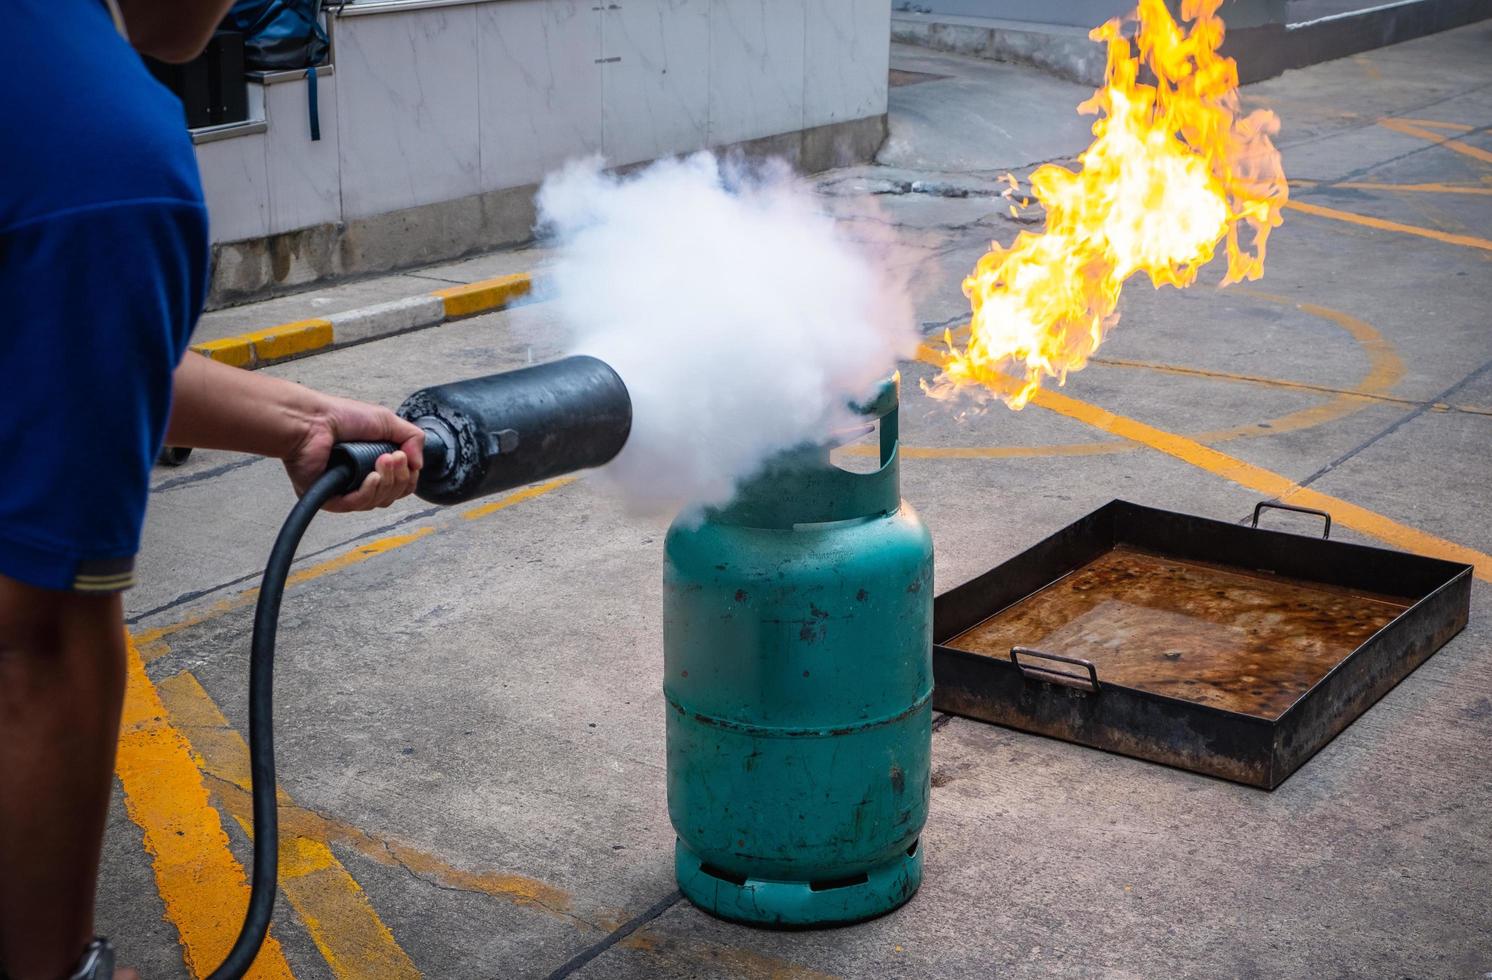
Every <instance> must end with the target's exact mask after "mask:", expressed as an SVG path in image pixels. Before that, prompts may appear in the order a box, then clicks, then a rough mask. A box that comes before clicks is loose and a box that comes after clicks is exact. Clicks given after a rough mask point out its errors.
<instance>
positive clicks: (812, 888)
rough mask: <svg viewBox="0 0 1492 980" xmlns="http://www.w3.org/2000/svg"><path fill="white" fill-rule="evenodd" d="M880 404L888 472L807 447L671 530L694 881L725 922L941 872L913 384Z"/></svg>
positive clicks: (881, 899)
mask: <svg viewBox="0 0 1492 980" xmlns="http://www.w3.org/2000/svg"><path fill="white" fill-rule="evenodd" d="M864 412H865V414H866V415H868V416H872V417H877V418H879V419H880V466H879V468H878V469H876V470H875V471H874V472H870V473H851V472H848V471H846V470H843V469H841V468H839V467H837V466H835V465H834V464H833V463H831V462H830V458H829V449H828V448H827V447H826V446H824V447H813V448H807V449H800V450H795V451H793V452H791V453H787V454H784V455H783V456H781V457H779V458H778V459H776V460H775V461H774V462H773V463H771V464H770V465H769V466H768V467H767V469H766V470H765V471H764V472H763V473H761V474H760V475H759V476H758V477H756V478H754V479H752V480H751V481H749V483H748V484H747V485H745V486H743V487H742V488H741V489H740V491H739V493H738V494H737V497H736V498H735V500H733V501H732V502H731V504H730V505H729V506H727V507H724V508H722V509H720V510H716V511H710V512H708V513H706V514H705V515H704V516H703V518H700V517H699V516H697V515H696V516H694V517H693V518H688V517H686V518H681V519H680V520H679V521H676V522H675V523H674V526H673V527H672V528H670V529H669V532H668V539H667V543H666V545H665V564H664V579H663V581H664V626H663V637H664V639H663V643H664V665H665V671H666V674H665V679H664V684H663V690H664V695H665V697H666V698H667V702H668V704H667V714H668V811H669V817H670V819H671V820H672V821H673V826H674V830H675V832H676V833H677V835H678V842H677V846H676V850H675V872H676V874H677V876H678V881H679V887H680V889H682V891H683V892H684V894H685V895H687V896H688V897H689V899H690V900H691V901H692V902H694V903H695V904H696V905H698V906H700V907H701V908H703V909H705V910H706V911H708V912H710V913H712V914H715V915H718V916H721V917H723V918H727V919H734V920H736V921H740V922H748V923H756V924H762V925H775V926H798V927H802V926H813V925H829V924H836V923H845V922H855V921H858V920H861V919H867V918H870V917H872V916H875V915H879V914H881V913H884V912H888V911H890V910H892V909H894V908H896V907H897V906H899V905H901V904H902V903H903V902H905V901H906V900H907V899H909V898H910V897H911V896H912V894H913V893H914V892H916V890H917V887H918V885H919V884H920V883H921V880H922V850H921V846H920V845H921V841H920V835H921V832H922V826H923V823H924V822H925V821H926V819H927V801H928V792H929V778H930V764H931V754H932V703H931V698H932V604H933V549H932V538H931V536H930V535H929V534H928V531H927V528H926V527H925V526H924V525H923V524H922V522H921V520H920V519H918V517H917V515H916V514H915V513H914V512H913V511H912V509H911V507H909V506H908V505H907V504H906V503H905V502H904V501H902V499H901V487H900V479H899V471H898V461H897V388H896V383H895V382H894V381H893V382H892V383H890V384H888V385H887V386H886V387H885V388H884V389H883V390H882V392H881V394H880V396H879V397H878V398H877V399H876V400H875V402H874V403H873V404H871V405H868V406H865V407H864Z"/></svg>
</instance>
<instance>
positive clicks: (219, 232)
mask: <svg viewBox="0 0 1492 980" xmlns="http://www.w3.org/2000/svg"><path fill="white" fill-rule="evenodd" d="M267 141H268V134H267V133H250V134H248V135H246V136H238V137H235V138H233V139H225V140H215V141H214V142H211V143H199V144H198V145H197V147H196V150H197V169H198V170H200V171H201V172H202V195H203V197H204V198H205V199H206V200H207V217H208V230H209V231H210V232H211V234H212V240H213V241H215V242H236V241H241V240H242V239H245V238H263V237H264V236H265V235H268V234H269V173H268V171H267V168H266V166H265V157H264V144H265V143H266V142H267Z"/></svg>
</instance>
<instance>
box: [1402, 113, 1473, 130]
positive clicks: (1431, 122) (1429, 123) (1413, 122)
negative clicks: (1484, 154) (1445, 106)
mask: <svg viewBox="0 0 1492 980" xmlns="http://www.w3.org/2000/svg"><path fill="white" fill-rule="evenodd" d="M1389 118H1390V119H1391V120H1392V121H1394V122H1395V123H1402V124H1404V125H1408V126H1426V127H1428V128H1430V129H1448V130H1450V131H1451V132H1453V133H1469V132H1471V131H1472V130H1473V129H1476V127H1475V126H1468V125H1466V124H1465V123H1454V122H1440V121H1439V120H1437V119H1406V118H1404V117H1403V116H1390V117H1389ZM1384 124H1385V125H1387V123H1386V122H1385V123H1384Z"/></svg>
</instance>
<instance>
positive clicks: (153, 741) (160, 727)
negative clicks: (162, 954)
mask: <svg viewBox="0 0 1492 980" xmlns="http://www.w3.org/2000/svg"><path fill="white" fill-rule="evenodd" d="M125 644H126V648H127V651H126V656H127V660H126V672H127V686H126V688H125V698H124V715H123V718H122V720H121V724H120V732H119V754H118V756H117V758H116V761H115V772H116V773H117V774H118V776H119V782H120V785H121V786H122V787H123V790H124V806H125V810H126V811H127V812H128V813H129V816H130V819H131V820H133V821H134V822H135V824H136V826H138V827H139V828H140V829H141V831H142V832H143V835H144V841H145V850H146V851H147V852H149V854H150V863H151V868H152V870H153V871H154V873H155V881H156V888H157V890H158V891H159V892H160V896H161V901H162V902H163V903H164V905H165V909H166V916H165V917H166V919H167V920H168V921H169V922H170V923H171V924H172V925H174V926H175V927H176V931H177V933H178V934H179V936H180V938H181V946H182V950H183V953H184V956H185V959H186V965H187V968H188V969H189V970H190V971H191V973H192V976H194V977H202V976H205V975H206V974H207V973H208V972H209V971H210V970H212V969H214V968H215V967H216V966H217V965H218V963H219V962H221V961H222V958H223V957H224V956H226V955H227V953H228V950H229V949H230V948H231V947H232V946H233V940H234V939H235V938H236V937H237V936H238V928H239V924H240V922H241V921H242V916H243V909H244V908H245V907H247V905H248V901H249V883H248V879H247V878H246V877H245V876H244V869H243V865H241V864H239V863H238V859H237V858H235V857H234V856H233V852H232V851H231V850H229V847H228V835H227V834H226V833H225V832H224V831H223V825H222V820H221V818H220V816H219V814H218V811H217V810H216V809H215V808H214V807H213V805H212V803H211V801H210V800H209V799H208V795H207V787H206V786H204V785H203V782H202V774H201V772H200V771H199V770H198V769H197V764H196V762H195V761H194V760H193V758H192V751H191V748H190V746H189V745H188V744H187V741H186V739H185V738H183V737H182V735H181V733H180V732H179V731H177V730H176V728H175V726H174V725H173V724H172V722H171V719H170V716H169V715H168V713H167V711H166V708H165V705H164V704H163V703H162V702H161V698H160V694H159V692H158V691H157V690H156V687H155V685H154V684H153V683H151V680H150V678H149V677H148V676H146V674H145V663H144V661H143V660H141V659H140V653H139V651H138V650H137V649H136V647H135V643H134V641H133V640H132V639H130V638H129V636H128V635H126V637H125ZM249 976H250V977H253V978H258V980H281V978H284V980H289V978H290V977H292V976H293V975H292V973H291V971H290V964H289V963H288V962H286V960H285V953H284V951H283V950H282V949H281V948H280V944H279V941H278V940H276V939H275V937H274V935H273V934H272V933H271V934H270V935H269V936H267V937H266V938H265V940H264V947H263V949H261V950H260V952H259V958H258V959H257V960H255V962H254V968H253V969H252V970H251V971H250V972H249Z"/></svg>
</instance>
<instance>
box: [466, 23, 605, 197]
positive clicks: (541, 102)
mask: <svg viewBox="0 0 1492 980" xmlns="http://www.w3.org/2000/svg"><path fill="white" fill-rule="evenodd" d="M597 6H598V3H597V0H510V2H507V3H487V4H482V5H481V6H478V7H477V8H476V17H477V44H478V50H479V53H480V65H479V67H478V71H479V73H480V74H479V82H480V90H481V99H480V109H479V115H478V130H479V132H480V135H481V148H482V187H483V188H484V189H487V190H491V189H495V188H499V187H515V186H520V185H523V184H532V183H534V182H536V181H538V180H539V179H540V178H542V177H543V176H544V175H545V174H546V173H548V172H549V171H551V170H553V169H554V168H555V167H557V166H559V165H560V164H562V163H564V162H565V161H566V160H567V159H569V158H571V157H574V156H583V155H587V154H591V153H599V152H601V145H602V144H601V69H602V65H601V61H600V59H601V21H602V18H601V15H600V12H599V11H598V10H597V9H596V8H597Z"/></svg>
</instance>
